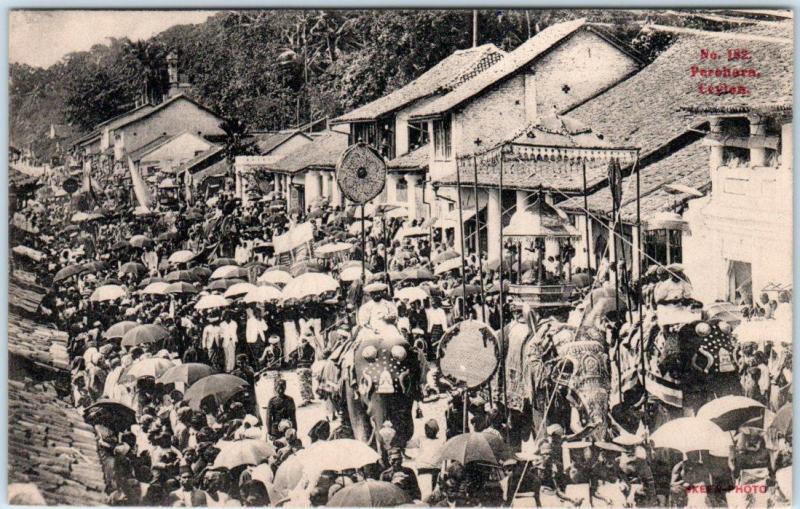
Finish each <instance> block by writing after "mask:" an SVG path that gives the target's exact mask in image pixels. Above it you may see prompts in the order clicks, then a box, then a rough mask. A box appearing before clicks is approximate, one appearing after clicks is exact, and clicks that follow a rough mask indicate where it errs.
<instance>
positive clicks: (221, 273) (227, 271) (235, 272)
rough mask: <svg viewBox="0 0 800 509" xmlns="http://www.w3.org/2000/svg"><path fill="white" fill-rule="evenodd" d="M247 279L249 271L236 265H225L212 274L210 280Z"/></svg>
mask: <svg viewBox="0 0 800 509" xmlns="http://www.w3.org/2000/svg"><path fill="white" fill-rule="evenodd" d="M244 277H247V269H244V268H242V267H238V266H236V265H223V266H222V267H219V268H218V269H217V270H215V271H214V272H212V273H211V277H210V278H209V279H232V278H244Z"/></svg>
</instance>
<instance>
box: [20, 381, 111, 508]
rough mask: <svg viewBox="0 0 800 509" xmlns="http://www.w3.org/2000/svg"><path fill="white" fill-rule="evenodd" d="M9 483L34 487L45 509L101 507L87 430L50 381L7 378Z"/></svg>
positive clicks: (91, 434) (100, 488) (99, 480)
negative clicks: (47, 508)
mask: <svg viewBox="0 0 800 509" xmlns="http://www.w3.org/2000/svg"><path fill="white" fill-rule="evenodd" d="M8 482H9V483H33V484H35V485H36V487H37V488H38V489H39V491H40V493H41V494H42V495H43V496H44V499H45V501H46V502H47V503H48V505H72V506H87V505H104V504H105V503H106V502H107V501H106V496H105V493H104V492H105V482H104V480H103V470H102V468H101V466H100V460H99V458H98V455H97V444H96V442H95V434H94V431H93V429H92V427H91V426H90V425H88V424H86V423H85V422H84V421H83V417H82V416H81V415H80V414H79V413H78V411H77V410H76V409H74V408H72V407H71V406H70V405H69V404H67V403H66V402H64V401H61V400H60V399H59V398H58V395H57V394H56V391H55V388H54V386H53V383H52V382H40V383H35V382H33V381H32V380H30V379H28V378H26V379H23V380H11V379H10V380H8Z"/></svg>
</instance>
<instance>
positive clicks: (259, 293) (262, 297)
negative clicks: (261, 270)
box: [244, 286, 283, 304]
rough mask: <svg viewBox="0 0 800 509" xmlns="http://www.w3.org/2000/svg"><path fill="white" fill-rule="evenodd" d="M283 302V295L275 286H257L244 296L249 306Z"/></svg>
mask: <svg viewBox="0 0 800 509" xmlns="http://www.w3.org/2000/svg"><path fill="white" fill-rule="evenodd" d="M281 300H283V293H282V292H281V291H280V290H278V289H277V288H275V287H274V286H256V287H255V288H253V289H252V290H250V291H249V292H247V295H245V296H244V302H245V303H247V304H251V303H260V302H280V301H281Z"/></svg>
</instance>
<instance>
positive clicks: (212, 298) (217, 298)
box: [194, 295, 231, 310]
mask: <svg viewBox="0 0 800 509" xmlns="http://www.w3.org/2000/svg"><path fill="white" fill-rule="evenodd" d="M230 303H231V301H229V300H228V299H226V298H225V297H223V296H222V295H203V296H202V297H200V300H198V301H197V304H195V305H194V308H195V309H198V310H203V309H216V308H224V307H227V306H228V305H229V304H230Z"/></svg>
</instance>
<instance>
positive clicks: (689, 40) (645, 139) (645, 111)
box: [569, 31, 792, 154]
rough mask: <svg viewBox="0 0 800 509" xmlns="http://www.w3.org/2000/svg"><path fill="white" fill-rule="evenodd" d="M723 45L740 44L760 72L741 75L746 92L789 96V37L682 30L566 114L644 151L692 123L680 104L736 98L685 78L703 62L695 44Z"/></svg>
mask: <svg viewBox="0 0 800 509" xmlns="http://www.w3.org/2000/svg"><path fill="white" fill-rule="evenodd" d="M726 39H732V40H727V41H726ZM727 44H736V47H740V46H741V47H746V48H748V49H749V50H750V51H751V52H752V54H753V60H752V62H753V63H752V64H750V66H752V67H757V68H758V69H760V71H761V75H762V77H761V78H758V79H750V80H747V82H746V83H747V84H748V86H750V87H751V90H752V93H751V96H752V97H757V98H759V99H760V100H766V101H770V100H781V99H785V98H786V97H787V94H788V97H791V90H792V43H791V41H788V40H787V41H786V42H785V43H782V42H779V41H778V40H777V39H769V40H764V39H763V38H760V37H749V36H743V35H741V34H735V36H734V35H733V34H726V33H721V32H699V31H684V32H681V33H679V34H677V41H676V42H675V43H673V45H672V46H670V47H669V48H668V49H667V50H666V51H664V52H663V53H662V54H661V55H659V56H658V58H656V59H655V60H654V61H653V62H652V63H651V64H650V65H648V66H647V67H645V68H643V69H642V70H640V71H639V72H638V73H636V74H635V75H633V76H632V77H630V78H628V79H627V80H625V81H623V82H621V83H619V84H617V85H616V86H614V87H612V88H610V89H609V90H607V91H605V92H604V93H602V94H600V95H599V96H597V97H595V98H593V99H590V100H589V101H587V102H585V103H584V104H583V105H579V106H578V107H576V108H574V109H572V110H571V111H570V112H569V115H570V116H572V117H575V118H577V119H579V120H582V121H584V122H586V123H588V124H589V125H591V126H592V127H593V128H594V129H596V130H597V131H599V132H602V133H603V134H604V135H606V136H608V137H610V138H611V139H613V140H615V141H616V142H619V143H623V144H626V145H632V146H636V147H639V148H641V150H642V154H648V153H650V152H652V151H653V150H655V149H657V148H658V147H661V146H662V145H664V144H665V143H667V142H668V141H669V140H672V139H674V138H676V137H678V136H679V135H681V134H683V133H684V132H685V131H686V129H687V128H688V127H690V126H691V125H692V119H690V118H687V117H688V115H687V113H686V112H685V111H683V110H682V108H683V107H692V106H694V107H699V106H702V105H713V104H716V105H726V104H727V105H731V104H736V103H737V102H738V101H741V100H742V99H741V98H740V97H739V96H735V95H727V96H716V95H713V96H712V95H702V94H700V93H698V92H697V89H698V83H699V79H698V78H692V77H691V67H692V66H693V65H704V67H709V66H708V65H707V64H703V63H702V62H701V61H700V49H701V48H707V47H714V48H719V47H726V45H727ZM723 65H724V64H723V63H720V64H716V65H714V66H713V67H720V66H723ZM737 67H740V66H737ZM741 67H743V66H741ZM710 81H712V82H715V83H717V82H719V81H720V80H719V78H714V79H712V80H710ZM732 81H733V82H739V83H741V82H742V80H732ZM745 101H746V99H745Z"/></svg>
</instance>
